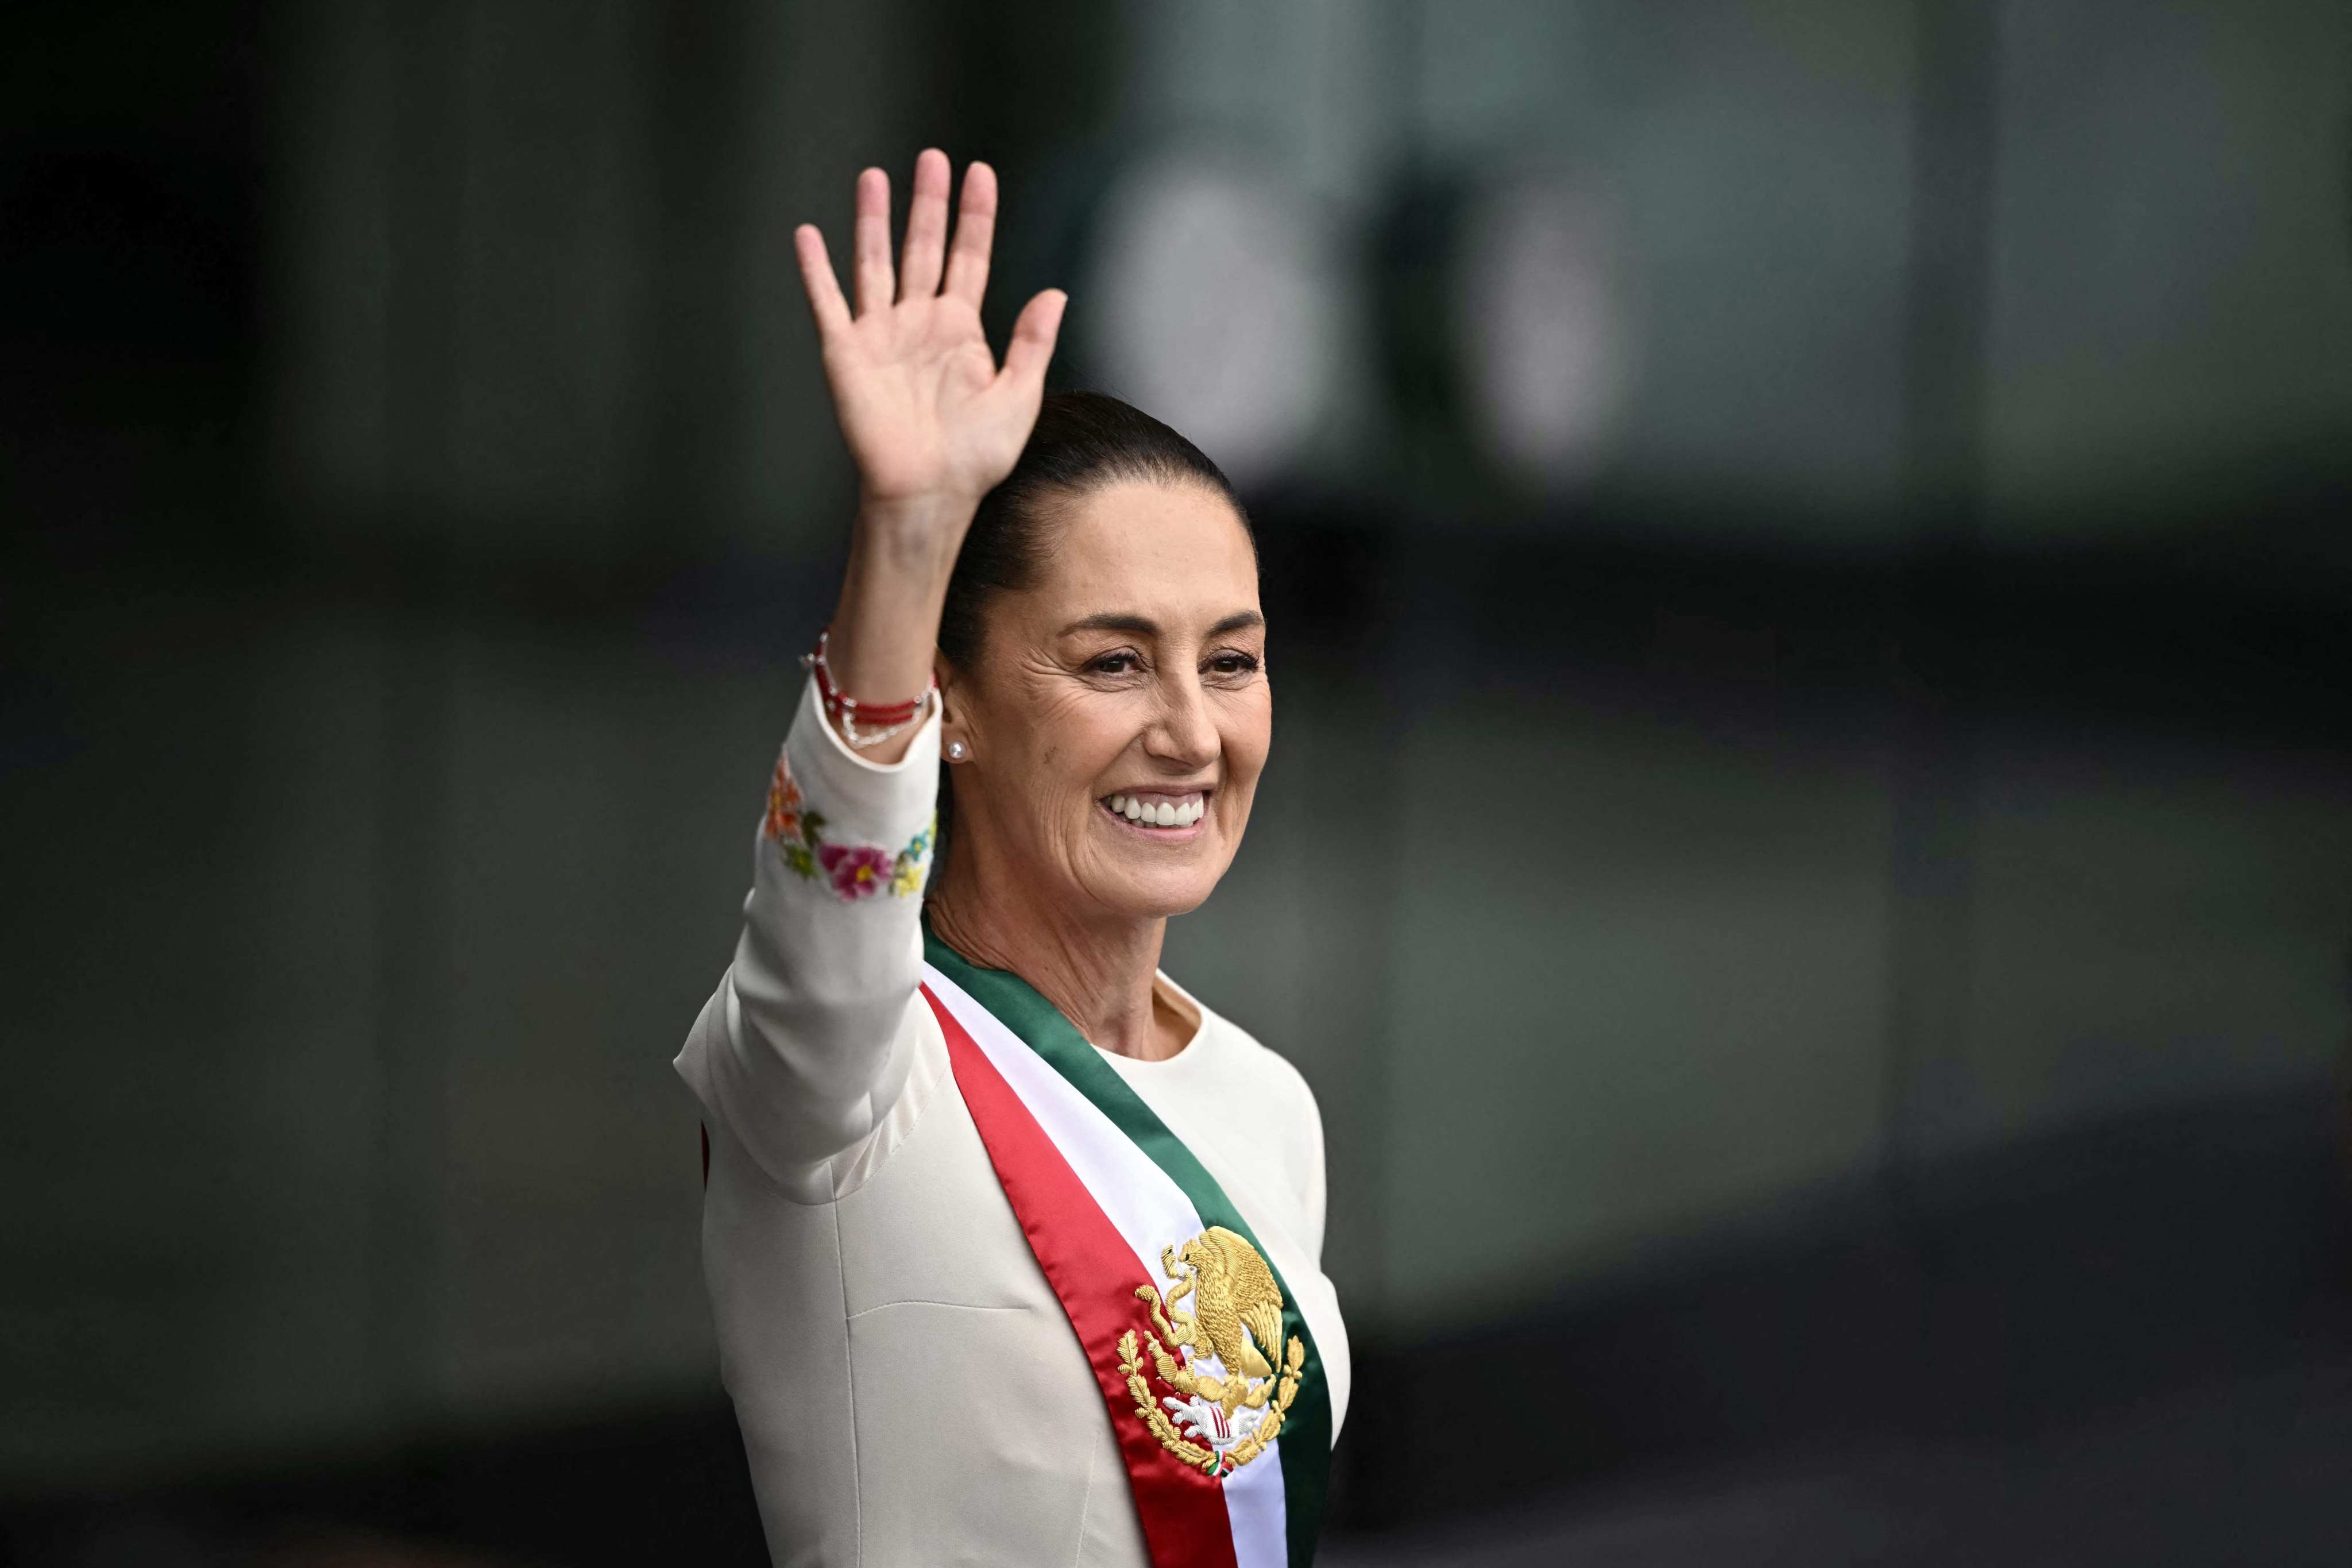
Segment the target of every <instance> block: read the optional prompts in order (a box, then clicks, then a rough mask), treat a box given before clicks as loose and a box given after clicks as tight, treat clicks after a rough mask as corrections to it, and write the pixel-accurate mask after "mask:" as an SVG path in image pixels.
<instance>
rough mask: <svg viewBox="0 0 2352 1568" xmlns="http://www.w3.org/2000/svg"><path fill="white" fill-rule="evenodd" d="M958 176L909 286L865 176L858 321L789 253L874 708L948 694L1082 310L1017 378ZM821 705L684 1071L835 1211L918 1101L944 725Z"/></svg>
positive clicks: (1048, 296) (923, 230)
mask: <svg viewBox="0 0 2352 1568" xmlns="http://www.w3.org/2000/svg"><path fill="white" fill-rule="evenodd" d="M948 187H949V179H948V161H947V157H946V155H945V154H944V153H939V152H937V151H927V152H925V153H923V154H922V156H921V157H920V158H919V159H918V160H917V162H916V164H915V186H914V198H913V201H912V202H911V204H910V205H909V210H908V217H907V239H906V247H905V253H904V256H903V258H902V266H901V268H900V269H899V275H898V277H897V278H896V279H894V278H893V275H892V268H891V265H890V243H889V234H888V217H889V205H890V191H889V181H888V179H887V177H886V176H885V175H884V174H883V173H882V171H880V170H879V169H868V170H866V172H865V173H864V174H860V175H859V176H858V181H857V226H856V310H854V311H853V310H851V308H850V305H849V303H848V301H847V300H845V299H844V297H843V295H842V291H841V286H840V284H839V282H838V281H837V280H836V279H835V277H834V273H833V268H832V265H831V263H830V262H829V261H828V260H827V259H826V257H825V250H824V238H823V237H822V236H820V235H819V234H818V232H817V230H816V229H815V228H814V226H807V225H803V226H802V227H801V228H800V229H799V230H798V231H797V232H796V233H795V235H794V236H793V240H794V244H795V247H796V248H797V250H798V252H799V257H800V264H801V277H802V282H803V285H804V287H805V288H806V289H807V292H808V300H809V308H810V310H811V311H812V313H813V314H814V317H815V319H816V326H817V336H818V340H819V342H820V344H821V346H822V351H823V356H824V373H825V382H826V384H827V386H828V387H829V388H830V390H831V392H832V395H833V404H834V412H835V417H836V418H837V419H838V421H839V423H840V426H841V432H842V437H843V439H844V441H845V443H846V444H847V446H848V447H849V453H850V457H851V459H852V460H853V462H855V464H856V468H857V486H858V505H857V514H856V523H855V525H854V529H853V531H852V533H851V536H850V552H849V566H848V570H847V571H846V573H845V575H844V578H843V582H842V587H841V597H840V601H839V605H838V607H837V608H836V609H835V614H834V620H833V626H832V629H831V633H830V637H829V641H828V645H827V654H826V661H827V664H828V666H829V668H830V669H831V672H832V677H833V680H834V682H835V685H836V686H837V688H838V689H840V691H842V692H843V693H845V694H846V695H847V696H849V697H852V698H855V699H856V700H857V701H858V703H859V704H860V705H861V706H863V707H867V708H872V707H877V706H881V705H886V704H889V703H894V702H903V701H905V700H908V699H909V698H914V697H917V696H919V694H921V693H922V692H923V691H924V690H925V689H926V688H927V687H928V685H929V681H930V677H931V668H932V658H933V656H934V652H935V648H936V645H937V643H938V640H939V626H940V605H941V603H942V601H943V600H944V598H945V596H946V594H947V585H948V577H949V574H950V572H951V571H952V570H953V568H954V565H955V557H956V552H957V550H958V549H959V548H960V547H961V544H962V542H963V535H964V531H965V529H966V528H967V527H968V526H969V524H970V523H971V517H972V513H973V511H974V510H976V509H977V508H978V506H979V503H980V498H981V497H982V495H984V494H985V493H986V492H987V491H988V490H989V489H991V488H992V486H994V485H995V484H996V483H997V481H998V480H1000V479H1003V477H1004V475H1005V474H1006V473H1007V472H1009V471H1010V470H1011V468H1012V467H1013V461H1014V459H1015V458H1018V457H1019V456H1020V452H1021V447H1022V445H1023V444H1024V442H1025V441H1026V440H1027V439H1028V437H1029V431H1030V428H1031V426H1034V424H1035V422H1036V417H1037V407H1038V403H1039V400H1040V399H1041V397H1042V396H1043V395H1044V390H1045V364H1046V362H1047V361H1048V360H1049V359H1050V358H1051V357H1052V353H1053V347H1054V340H1055V333H1056V331H1057V330H1058V328H1059V326H1060V321H1061V314H1062V306H1063V297H1062V295H1061V294H1060V293H1059V292H1058V291H1054V290H1049V291H1047V292H1045V293H1043V294H1040V295H1039V296H1037V298H1035V299H1034V300H1031V301H1030V302H1029V304H1028V306H1027V308H1025V309H1024V310H1023V311H1022V313H1021V318H1020V320H1019V321H1018V322H1017V323H1016V324H1015V326H1014V329H1013V342H1012V344H1011V346H1010V348H1009V349H1008V350H1007V352H1006V353H1005V359H1004V363H1003V366H1002V367H1001V368H1000V367H999V366H998V364H997V363H996V361H995V358H994V356H993V355H992V353H990V352H989V348H988V342H987V339H986V338H985V337H984V336H983V334H982V331H981V325H980V301H981V293H982V288H983V287H984V285H985V283H986V281H987V275H988V256H989V246H990V238H991V231H992V227H993V226H994V220H995V211H996V179H995V175H994V174H993V173H992V171H991V170H990V169H989V168H988V166H987V165H986V164H983V163H975V164H973V165H971V168H970V169H968V170H967V171H966V173H965V175H964V182H963V205H962V211H961V215H960V216H959V217H958V219H957V222H956V226H955V238H954V247H953V250H952V252H951V253H950V251H949V249H948ZM862 734H863V732H861V736H853V735H852V733H851V732H850V731H849V730H848V728H847V727H846V726H842V725H838V724H836V723H835V722H834V721H831V720H830V719H828V717H827V716H826V715H825V713H824V710H823V707H822V705H821V704H819V703H818V701H817V700H816V699H815V696H814V689H810V690H806V691H804V692H803V696H802V700H801V703H800V706H799V709H798V712H797V717H796V718H795V719H794V721H793V725H792V728H791V731H790V733H789V735H788V736H787V738H786V741H785V743H784V749H783V754H782V759H781V760H780V761H779V762H778V763H777V766H776V773H775V776H774V778H773V780H772V783H771V786H770V791H769V801H768V811H767V814H766V816H765V818H764V819H763V821H762V823H761V832H760V837H759V842H758V845H757V848H756V850H755V868H754V877H753V882H752V889H751V897H750V898H749V899H748V900H746V902H745V905H744V921H743V934H742V937H741V940H740V942H738V944H737V947H736V953H735V962H734V963H733V964H732V966H730V969H729V971H728V973H727V976H726V978H725V979H724V980H722V981H721V982H720V984H719V991H718V994H715V995H714V996H712V998H711V999H710V1003H709V1005H708V1006H706V1007H705V1008H704V1009H703V1014H702V1016H701V1018H700V1019H699V1020H698V1021H697V1023H696V1025H695V1028H694V1032H693V1034H692V1035H691V1036H689V1037H688V1041H687V1045H686V1048H685V1049H684V1050H683V1051H682V1052H681V1053H680V1054H679V1057H678V1061H677V1067H678V1070H679V1072H680V1073H681V1074H683V1075H684V1076H685V1077H686V1079H687V1080H688V1083H689V1084H691V1085H692V1086H693V1088H694V1089H695V1092H696V1093H697V1095H698V1097H699V1098H700V1099H701V1100H702V1102H703V1104H704V1106H705V1108H706V1110H709V1111H710V1112H711V1113H712V1114H713V1115H714V1116H715V1117H717V1118H718V1119H719V1121H722V1122H723V1123H724V1125H725V1127H726V1129H727V1130H728V1131H729V1132H730V1133H731V1134H732V1135H733V1138H734V1141H735V1142H738V1143H740V1144H741V1145H742V1146H743V1147H744V1148H745V1149H746V1150H748V1151H749V1152H750V1153H751V1156H752V1158H753V1159H755V1160H756V1161H757V1162H758V1163H760V1165H761V1168H762V1169H763V1170H765V1171H766V1172H767V1173H768V1175H769V1177H770V1178H771V1179H772V1180H773V1181H774V1182H776V1183H777V1184H779V1185H780V1186H782V1187H783V1188H784V1189H785V1190H786V1191H787V1192H789V1193H792V1194H793V1195H795V1196H799V1197H802V1198H803V1199H805V1200H807V1201H824V1199H826V1198H828V1197H830V1196H832V1195H835V1194H834V1190H833V1188H834V1186H835V1184H834V1183H832V1181H831V1179H830V1176H829V1172H830V1171H831V1170H832V1169H833V1167H834V1165H835V1163H836V1159H837V1156H839V1155H841V1154H842V1153H844V1152H846V1151H849V1150H851V1149H853V1148H855V1147H856V1146H858V1145H859V1144H860V1143H861V1142H862V1141H863V1140H864V1139H866V1137H867V1136H868V1135H869V1134H871V1133H872V1132H873V1131H874V1130H875V1129H876V1128H877V1127H879V1126H880V1125H882V1123H883V1121H884V1119H885V1118H886V1117H887V1115H888V1113H889V1111H890V1109H891V1107H892V1105H893V1104H894V1103H896V1101H897V1100H898V1095H899V1094H900V1092H901V1091H902V1090H903V1089H904V1088H905V1085H906V1082H907V1077H908V1068H909V1065H910V1053H911V1051H912V1049H913V1043H914V1040H915V1038H916V1035H915V1027H916V1023H915V1009H916V1005H917V1004H916V986H917V984H918V981H919V976H920V973H921V963H922V941H921V933H920V928H919V921H920V914H921V904H922V898H921V894H922V885H923V879H924V876H925V874H926V872H927V870H928V868H929V856H930V842H931V831H932V829H931V824H932V821H933V808H934V805H935V804H936V802H935V796H936V794H937V789H938V754H939V753H938V747H939V721H938V715H937V713H936V712H932V713H929V715H927V716H926V717H924V718H923V719H922V720H921V721H920V722H919V723H917V724H915V725H913V726H911V727H909V728H908V729H906V730H904V731H900V732H899V733H898V734H896V735H894V736H892V737H891V738H890V739H888V740H887V741H884V742H879V743H876V744H868V745H856V744H853V743H852V742H853V740H854V739H856V738H861V737H862Z"/></svg>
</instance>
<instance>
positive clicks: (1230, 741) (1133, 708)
mask: <svg viewBox="0 0 2352 1568" xmlns="http://www.w3.org/2000/svg"><path fill="white" fill-rule="evenodd" d="M1045 527H1047V528H1048V529H1050V530H1052V531H1054V534H1055V539H1054V544H1055V548H1053V549H1052V550H1050V551H1049V552H1047V555H1048V560H1047V563H1046V565H1045V568H1044V570H1043V571H1042V572H1041V574H1040V576H1039V580H1038V582H1037V583H1036V584H1034V586H1032V587H1030V588H1027V589H1024V590H1022V591H1020V592H1017V593H1008V594H1003V595H999V596H998V597H997V598H996V599H994V600H993V601H992V602H991V603H990V604H989V605H988V606H987V608H986V611H985V631H984V633H983V635H982V647H981V649H980V653H979V657H978V658H977V659H976V660H975V663H976V664H977V666H978V668H975V669H972V670H969V671H953V670H946V669H942V671H941V674H940V679H941V686H942V689H943V690H944V692H945V694H946V714H947V725H946V729H945V731H944V734H943V737H942V738H943V740H961V741H962V742H964V743H965V745H966V746H967V747H968V748H969V750H970V760H969V761H966V762H963V763H958V764H956V765H955V766H954V768H953V769H952V770H951V775H950V776H951V777H952V778H953V780H954V787H955V826H956V831H955V833H954V835H952V836H951V838H952V839H964V840H965V841H966V842H965V844H964V846H963V847H961V848H959V847H957V846H956V845H955V844H954V843H953V842H952V841H951V842H950V850H949V853H950V855H951V856H952V857H953V858H954V859H955V861H956V863H957V864H958V865H960V866H961V865H966V864H970V865H972V866H973V867H974V868H975V869H977V870H979V871H980V872H981V874H982V875H991V876H992V875H1010V876H1013V877H1016V878H1019V879H1022V880H1023V882H1024V884H1025V886H1026V887H1027V888H1028V889H1031V890H1033V891H1034V893H1035V894H1038V895H1042V896H1044V897H1045V898H1048V899H1051V900H1055V901H1059V902H1063V903H1065V904H1066V905H1069V906H1073V907H1074V908H1075V909H1076V910H1078V911H1081V912H1084V913H1094V914H1108V915H1121V916H1149V915H1173V914H1181V913H1183V912H1184V911H1185V910H1191V909H1193V908H1196V907H1197V906H1198V905H1199V904H1200V903H1201V902H1202V900H1204V899H1206V898H1207V897H1208V896H1209V893H1210V891H1211V889H1213V888H1215V887H1216V885H1217V879H1218V878H1220V877H1222V876H1223V875H1224V872H1225V868H1226V867H1227V866H1228V865H1230V864H1232V862H1233V858H1234V850H1235V849H1236V848H1238V847H1240V845H1241V841H1242V830H1243V828H1244V827H1245V826H1248V824H1249V813H1250V799H1251V797H1252V795H1255V793H1256V789H1257V779H1258V773H1259V772H1260V771H1261V770H1262V769H1263V768H1264V767H1265V753H1266V747H1267V744H1268V743H1269V742H1270V741H1271V739H1272V731H1273V722H1274V701H1273V694H1272V692H1271V691H1270V690H1269V689H1267V686H1266V677H1265V617H1264V616H1262V615H1261V614H1260V613H1259V610H1258V599H1257V558H1256V556H1255V553H1254V552H1253V551H1252V549H1251V547H1250V542H1249V538H1248V536H1247V535H1246V534H1245V533H1244V531H1243V530H1242V524H1241V520H1240V519H1239V518H1238V517H1236V516H1235V515H1234V509H1233V507H1232V505H1231V504H1230V503H1229V502H1227V501H1226V500H1224V498H1223V497H1222V496H1220V495H1218V494H1217V493H1216V492H1215V491H1214V490H1213V489H1209V488H1208V487H1207V486H1205V485H1199V484H1193V483H1176V484H1163V483H1153V482H1148V481H1130V482H1122V483H1118V484H1115V485H1111V486H1108V487H1106V488H1104V489H1098V490H1095V491H1093V492H1091V493H1089V494H1087V495H1085V496H1083V497H1079V498H1076V499H1075V500H1070V501H1068V502H1066V503H1064V506H1063V508H1062V510H1060V512H1059V513H1058V514H1057V515H1056V516H1055V517H1054V518H1052V519H1050V520H1048V521H1046V523H1045ZM967 853H969V854H970V855H971V857H972V859H971V861H966V859H965V855H966V854H967Z"/></svg>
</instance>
